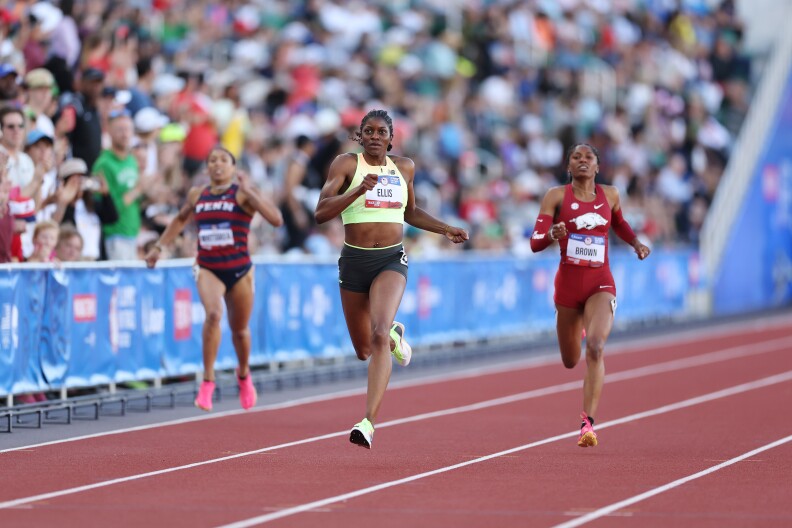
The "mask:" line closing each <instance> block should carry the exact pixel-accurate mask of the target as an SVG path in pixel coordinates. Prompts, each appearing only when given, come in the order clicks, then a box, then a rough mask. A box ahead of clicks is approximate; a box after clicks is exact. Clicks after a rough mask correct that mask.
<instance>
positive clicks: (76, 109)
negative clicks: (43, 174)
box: [59, 68, 104, 167]
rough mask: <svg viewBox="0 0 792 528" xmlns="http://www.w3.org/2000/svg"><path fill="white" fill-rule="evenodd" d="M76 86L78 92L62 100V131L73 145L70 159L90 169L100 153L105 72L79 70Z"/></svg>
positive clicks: (68, 94)
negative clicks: (78, 160)
mask: <svg viewBox="0 0 792 528" xmlns="http://www.w3.org/2000/svg"><path fill="white" fill-rule="evenodd" d="M77 85H78V87H79V90H80V91H79V93H76V94H75V93H66V94H64V95H63V96H62V97H61V100H60V104H59V106H60V111H59V114H61V115H63V116H64V117H63V119H65V124H64V129H65V131H66V132H67V133H68V138H69V142H70V143H71V146H72V156H73V157H75V158H80V159H82V160H83V161H85V163H86V164H88V166H89V167H91V166H93V164H94V162H95V161H96V158H98V157H99V153H100V152H101V151H102V120H101V115H100V114H99V98H100V97H101V95H102V88H103V87H104V72H103V71H102V70H99V69H97V68H87V69H85V70H83V71H82V74H81V75H80V77H79V79H78V81H77ZM72 123H73V124H72Z"/></svg>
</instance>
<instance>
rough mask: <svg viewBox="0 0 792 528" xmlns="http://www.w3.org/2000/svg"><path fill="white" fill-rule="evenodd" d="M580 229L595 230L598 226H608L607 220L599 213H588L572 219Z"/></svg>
mask: <svg viewBox="0 0 792 528" xmlns="http://www.w3.org/2000/svg"><path fill="white" fill-rule="evenodd" d="M572 221H573V222H575V225H576V226H577V228H578V229H594V228H595V227H597V226H601V225H606V224H607V223H608V221H607V220H605V219H604V218H602V217H601V216H600V215H598V214H597V213H586V214H584V215H580V216H578V217H577V218H573V219H572Z"/></svg>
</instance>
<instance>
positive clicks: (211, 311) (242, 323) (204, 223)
mask: <svg viewBox="0 0 792 528" xmlns="http://www.w3.org/2000/svg"><path fill="white" fill-rule="evenodd" d="M206 165H207V169H208V171H209V177H210V179H211V183H210V184H209V185H202V186H199V187H193V188H192V189H190V192H189V194H188V195H187V202H186V203H185V204H184V205H183V206H182V208H181V210H180V211H179V214H178V215H177V216H176V217H175V218H174V219H173V220H172V221H171V223H170V224H168V227H166V228H165V231H164V232H163V233H162V235H161V236H160V238H159V240H158V241H157V244H155V245H154V247H153V248H152V249H151V250H150V251H149V253H148V254H147V255H146V263H147V264H148V266H149V267H150V268H153V267H154V266H155V265H156V263H157V259H159V257H160V253H161V252H162V246H163V245H166V244H169V243H171V242H172V241H173V239H175V238H176V237H177V236H178V235H179V233H181V232H182V230H183V229H184V227H185V226H186V225H187V223H188V222H189V221H190V220H191V219H192V218H193V216H194V217H195V220H196V221H197V223H198V258H197V261H196V264H195V269H196V271H197V273H196V280H197V282H198V294H199V295H200V297H201V303H202V304H203V306H204V310H205V311H206V320H205V321H204V326H203V363H204V381H203V383H202V384H201V388H200V389H199V391H198V397H197V398H196V399H195V405H196V406H197V407H198V408H200V409H203V410H204V411H210V410H212V395H213V394H214V389H215V382H214V379H215V374H214V364H215V359H216V358H217V352H218V350H219V348H220V319H221V318H222V316H223V302H225V305H226V307H227V309H228V326H229V327H231V332H232V334H231V339H232V341H233V343H234V349H235V350H236V354H237V358H238V359H239V369H238V370H237V378H238V381H239V401H240V403H241V404H242V407H243V408H245V409H249V408H251V407H253V405H255V404H256V389H255V387H254V386H253V382H252V381H251V379H250V376H249V373H250V367H249V364H248V360H249V358H250V329H249V328H248V322H249V321H250V314H251V312H252V311H253V273H252V271H251V270H252V267H253V264H252V263H251V261H250V253H249V252H248V232H249V231H250V221H251V220H252V218H253V215H254V214H255V213H256V212H258V213H259V214H261V215H262V216H263V217H264V219H265V220H267V221H268V222H269V223H270V224H272V225H274V226H276V227H277V226H279V225H281V224H282V223H283V218H282V216H281V213H280V211H278V208H277V207H276V206H275V204H274V203H272V202H271V201H270V200H269V199H268V198H265V197H264V196H262V195H261V194H260V193H259V191H258V190H257V189H256V188H254V187H253V186H252V185H250V183H249V181H248V177H247V176H246V175H245V174H242V173H238V172H237V171H236V160H235V159H234V156H233V155H232V154H231V153H230V152H229V151H227V150H226V149H224V148H221V147H216V148H215V149H213V150H212V151H211V152H210V153H209V158H208V159H207V162H206ZM235 175H236V177H237V180H238V183H234V176H235Z"/></svg>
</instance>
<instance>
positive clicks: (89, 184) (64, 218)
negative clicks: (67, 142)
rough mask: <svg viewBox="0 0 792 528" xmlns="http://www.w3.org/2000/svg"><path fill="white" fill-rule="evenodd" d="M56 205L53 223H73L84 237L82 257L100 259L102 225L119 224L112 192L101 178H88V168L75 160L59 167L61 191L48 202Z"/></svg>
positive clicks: (59, 187) (59, 188)
mask: <svg viewBox="0 0 792 528" xmlns="http://www.w3.org/2000/svg"><path fill="white" fill-rule="evenodd" d="M48 201H50V202H51V203H53V204H54V205H55V212H53V213H52V220H53V221H55V222H58V223H60V224H61V225H66V224H71V225H73V226H75V229H76V230H77V232H78V233H79V234H80V237H81V238H82V244H81V248H82V257H83V259H86V260H97V259H99V257H100V255H101V241H102V224H105V223H107V224H112V223H114V222H116V221H118V212H117V211H116V208H115V203H114V202H113V199H112V198H111V196H110V189H109V187H108V185H107V182H105V180H104V178H103V177H102V176H93V177H91V176H89V172H88V165H87V164H86V163H85V162H84V161H83V160H81V159H79V158H72V159H68V160H66V161H64V162H63V163H61V165H60V167H58V189H57V190H56V191H55V193H54V194H53V195H51V196H50V198H49V199H48Z"/></svg>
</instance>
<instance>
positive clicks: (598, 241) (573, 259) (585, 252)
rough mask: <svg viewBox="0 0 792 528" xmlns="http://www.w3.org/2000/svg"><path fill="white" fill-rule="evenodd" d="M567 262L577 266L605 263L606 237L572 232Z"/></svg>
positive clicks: (568, 244)
mask: <svg viewBox="0 0 792 528" xmlns="http://www.w3.org/2000/svg"><path fill="white" fill-rule="evenodd" d="M566 262H567V263H568V264H575V265H577V266H602V265H604V264H605V237H600V236H591V235H579V234H577V233H570V234H569V238H568V239H567V250H566Z"/></svg>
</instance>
